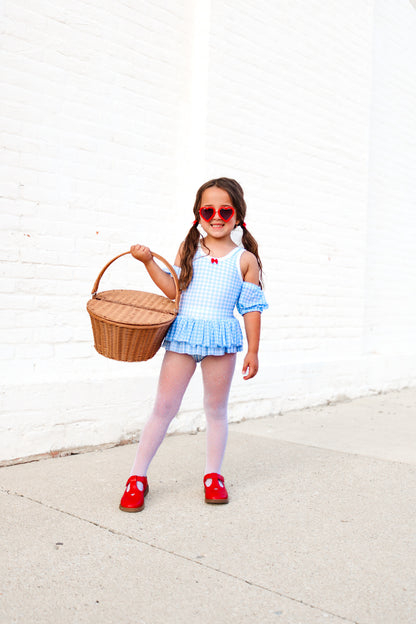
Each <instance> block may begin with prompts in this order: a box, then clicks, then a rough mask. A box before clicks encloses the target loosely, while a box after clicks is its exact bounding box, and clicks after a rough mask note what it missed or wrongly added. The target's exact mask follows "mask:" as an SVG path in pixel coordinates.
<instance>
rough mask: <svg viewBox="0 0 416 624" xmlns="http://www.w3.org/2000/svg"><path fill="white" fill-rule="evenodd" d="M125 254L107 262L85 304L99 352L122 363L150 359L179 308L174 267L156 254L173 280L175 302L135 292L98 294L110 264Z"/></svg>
mask: <svg viewBox="0 0 416 624" xmlns="http://www.w3.org/2000/svg"><path fill="white" fill-rule="evenodd" d="M129 253H130V252H129V251H126V252H124V253H122V254H120V255H119V256H116V257H115V258H113V259H112V260H110V262H108V263H107V264H106V265H105V267H104V268H103V269H102V271H101V273H100V274H99V276H98V277H97V279H96V281H95V284H94V287H93V289H92V292H91V294H92V299H90V300H89V301H88V303H87V310H88V312H89V315H90V318H91V324H92V331H93V334H94V346H95V348H96V350H97V351H98V353H101V355H104V356H105V357H108V358H111V359H113V360H119V361H122V362H142V361H144V360H149V359H150V358H152V357H153V356H154V355H155V353H156V352H157V351H158V350H159V348H160V346H161V344H162V341H163V338H164V337H165V335H166V333H167V331H168V329H169V327H170V325H171V324H172V323H173V321H174V320H175V318H176V315H177V313H178V308H179V299H180V292H179V282H178V278H177V276H176V273H175V270H174V269H173V267H172V266H171V265H170V264H169V263H168V262H167V261H166V260H165V259H164V258H162V256H159V255H158V254H156V253H153V252H152V255H153V256H154V257H155V258H157V259H158V260H160V261H161V262H163V263H164V264H165V265H166V266H167V267H168V269H169V271H170V272H171V274H172V276H173V278H174V280H175V288H176V294H175V299H174V300H171V299H168V297H162V296H161V295H154V294H152V293H148V292H142V291H138V290H106V291H103V292H97V291H98V286H99V283H100V280H101V278H102V276H103V274H104V272H105V271H106V270H107V269H108V267H109V266H110V264H112V263H113V262H115V260H117V259H118V258H121V256H125V255H127V254H129Z"/></svg>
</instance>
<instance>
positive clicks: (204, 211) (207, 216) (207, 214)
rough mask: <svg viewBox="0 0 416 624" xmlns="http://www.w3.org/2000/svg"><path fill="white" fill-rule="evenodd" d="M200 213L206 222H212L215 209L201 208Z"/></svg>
mask: <svg viewBox="0 0 416 624" xmlns="http://www.w3.org/2000/svg"><path fill="white" fill-rule="evenodd" d="M199 213H200V215H201V217H202V218H203V219H204V221H211V219H212V217H213V216H214V208H201V209H200V211H199Z"/></svg>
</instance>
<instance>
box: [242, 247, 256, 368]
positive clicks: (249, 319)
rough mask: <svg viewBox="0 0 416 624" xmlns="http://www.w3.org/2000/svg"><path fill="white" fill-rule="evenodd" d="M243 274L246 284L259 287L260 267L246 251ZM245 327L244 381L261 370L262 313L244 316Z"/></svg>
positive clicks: (251, 313) (243, 258) (254, 258)
mask: <svg viewBox="0 0 416 624" xmlns="http://www.w3.org/2000/svg"><path fill="white" fill-rule="evenodd" d="M241 273H242V276H243V280H244V281H245V282H251V283H252V284H255V285H256V286H258V285H259V276H260V275H259V273H260V272H259V265H258V264H257V259H256V257H255V256H254V254H252V253H250V252H249V251H246V252H245V253H244V254H243V255H242V257H241ZM244 327H245V330H246V335H247V342H248V350H247V354H246V357H245V358H244V363H243V375H244V379H251V378H252V377H254V376H255V375H257V372H258V370H259V357H258V352H259V343H260V328H261V313H260V312H247V314H244Z"/></svg>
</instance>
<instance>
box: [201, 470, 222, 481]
mask: <svg viewBox="0 0 416 624" xmlns="http://www.w3.org/2000/svg"><path fill="white" fill-rule="evenodd" d="M207 479H212V480H214V479H215V480H216V481H222V482H223V483H224V477H223V476H222V475H220V474H218V472H210V473H209V474H206V475H205V477H204V483H205V481H206V480H207Z"/></svg>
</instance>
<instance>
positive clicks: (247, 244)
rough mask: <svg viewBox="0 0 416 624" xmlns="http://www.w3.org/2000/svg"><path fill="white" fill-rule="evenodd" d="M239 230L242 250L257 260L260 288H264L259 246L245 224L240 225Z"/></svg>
mask: <svg viewBox="0 0 416 624" xmlns="http://www.w3.org/2000/svg"><path fill="white" fill-rule="evenodd" d="M241 228H242V230H243V236H242V238H241V242H242V244H243V247H244V249H247V251H251V253H252V254H254V255H255V256H256V258H257V264H258V265H259V271H260V275H259V280H260V286H261V288H263V287H264V283H263V265H262V263H261V260H260V256H259V246H258V244H257V241H256V239H255V238H254V236H253V235H252V234H250V232H249V231H248V229H247V226H246V224H245V223H242V224H241Z"/></svg>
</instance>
